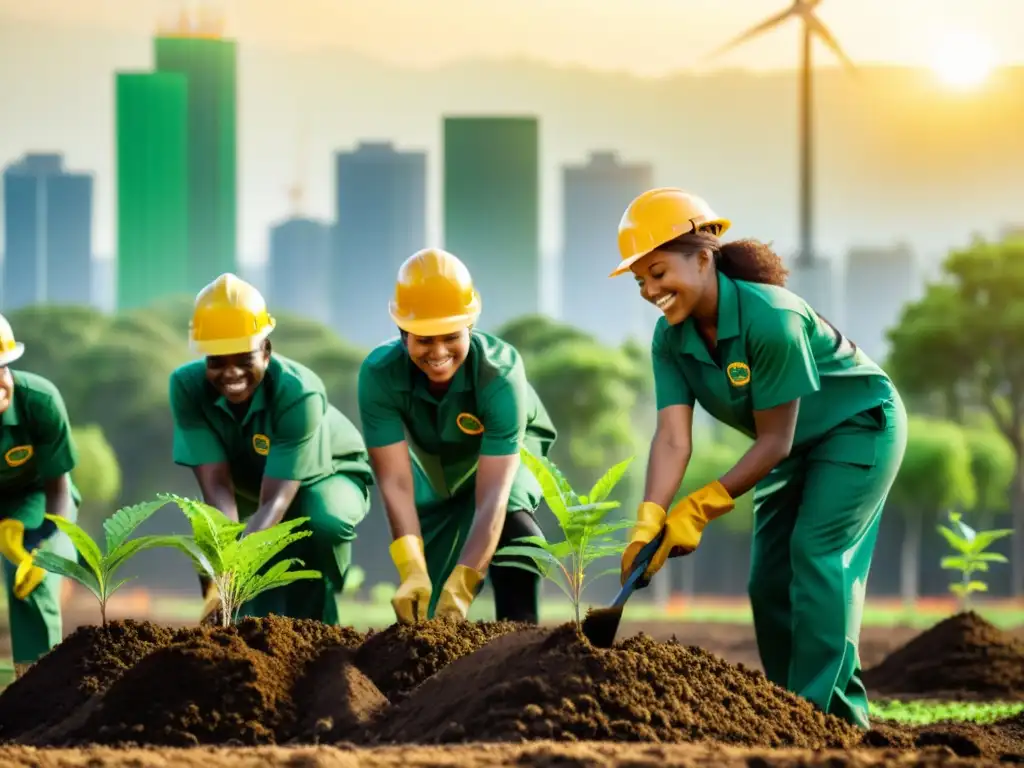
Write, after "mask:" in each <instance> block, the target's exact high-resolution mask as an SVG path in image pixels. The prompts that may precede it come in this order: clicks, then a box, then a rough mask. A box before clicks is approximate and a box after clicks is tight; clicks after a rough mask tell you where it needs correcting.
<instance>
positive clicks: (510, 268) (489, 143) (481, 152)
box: [444, 117, 540, 330]
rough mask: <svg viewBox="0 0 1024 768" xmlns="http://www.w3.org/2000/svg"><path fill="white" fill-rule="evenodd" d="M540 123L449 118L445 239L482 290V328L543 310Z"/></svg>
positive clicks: (531, 119) (515, 119)
mask: <svg viewBox="0 0 1024 768" xmlns="http://www.w3.org/2000/svg"><path fill="white" fill-rule="evenodd" d="M539 133H540V130H539V125H538V121H537V119H536V118H534V117H446V118H444V244H445V248H446V249H447V250H449V251H451V252H452V253H454V254H455V255H456V256H458V257H459V258H460V259H462V261H463V262H465V263H466V266H467V267H469V270H470V272H471V273H472V275H473V279H474V281H475V283H476V285H477V288H478V290H479V291H480V295H481V299H482V302H483V313H482V314H481V316H480V327H481V328H482V329H484V330H488V329H490V330H496V329H497V328H498V327H499V326H501V325H502V324H504V323H506V322H507V321H509V320H512V319H513V318H515V317H519V316H521V315H524V314H532V313H534V312H537V311H539V308H540V301H539V288H540V285H539V283H540V177H539V160H540V158H539V154H540V139H539Z"/></svg>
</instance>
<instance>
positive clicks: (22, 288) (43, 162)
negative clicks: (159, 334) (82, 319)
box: [2, 153, 93, 311]
mask: <svg viewBox="0 0 1024 768" xmlns="http://www.w3.org/2000/svg"><path fill="white" fill-rule="evenodd" d="M4 221H5V227H4V249H3V251H4V253H5V258H4V269H3V272H4V274H3V285H2V289H3V302H2V306H3V308H4V310H5V311H10V310H14V309H17V308H18V307H23V306H27V305H30V304H38V303H44V302H45V303H54V304H57V303H59V304H82V305H87V304H89V303H90V301H91V290H90V288H91V280H92V278H91V263H92V228H93V176H92V174H88V173H69V172H68V171H66V170H65V169H64V160H63V157H62V156H61V155H60V154H32V153H30V154H27V155H25V156H24V157H23V158H22V159H21V160H20V161H18V162H16V163H13V164H11V165H9V166H8V167H7V168H6V170H5V171H4Z"/></svg>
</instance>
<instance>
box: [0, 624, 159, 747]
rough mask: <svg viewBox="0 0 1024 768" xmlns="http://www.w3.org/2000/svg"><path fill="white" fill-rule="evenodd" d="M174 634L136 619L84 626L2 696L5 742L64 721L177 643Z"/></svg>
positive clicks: (0, 736)
mask: <svg viewBox="0 0 1024 768" xmlns="http://www.w3.org/2000/svg"><path fill="white" fill-rule="evenodd" d="M174 634H175V633H174V632H173V631H172V630H170V629H166V628H164V627H160V626H157V625H155V624H150V623H149V622H146V621H141V622H140V621H133V620H131V619H127V620H125V621H113V622H110V623H109V624H107V625H106V626H105V627H103V626H100V627H90V626H86V627H79V628H78V629H77V630H76V631H75V632H74V633H73V634H71V635H70V636H69V637H67V638H65V639H64V641H63V642H62V643H61V644H60V645H58V646H57V647H56V648H54V649H53V650H52V651H50V653H48V654H47V655H46V656H44V657H43V658H42V659H40V660H39V661H38V662H36V663H35V664H34V665H32V667H30V668H29V670H28V671H27V672H26V673H25V674H24V675H23V676H22V677H20V678H18V679H17V680H15V681H14V682H13V683H12V684H11V685H10V686H8V687H7V689H6V690H5V691H4V692H3V695H2V696H0V740H3V741H9V740H12V739H17V738H20V737H22V736H24V735H25V734H26V733H29V732H30V731H33V730H37V729H41V728H46V727H47V726H52V725H55V724H57V723H59V722H61V721H62V720H63V719H64V718H65V717H67V716H68V715H70V714H71V713H72V712H74V711H75V710H76V709H78V708H79V707H82V706H84V705H85V704H86V702H88V701H89V700H90V699H91V698H92V697H93V696H95V695H97V694H101V693H103V692H104V691H106V690H107V689H108V688H109V687H110V686H111V685H112V684H113V683H114V682H116V681H117V680H118V679H119V678H120V677H121V676H122V675H123V674H124V673H125V672H126V671H128V670H129V669H131V668H132V667H134V666H135V665H136V664H138V663H139V662H140V661H141V660H142V659H143V658H145V657H146V656H147V655H149V654H150V653H152V652H153V651H154V650H156V649H157V648H160V647H162V646H165V645H167V644H169V643H170V642H172V640H173V638H174Z"/></svg>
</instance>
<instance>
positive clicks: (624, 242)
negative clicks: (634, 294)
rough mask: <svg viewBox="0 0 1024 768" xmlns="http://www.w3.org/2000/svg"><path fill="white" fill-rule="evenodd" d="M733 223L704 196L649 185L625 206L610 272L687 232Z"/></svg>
mask: <svg viewBox="0 0 1024 768" xmlns="http://www.w3.org/2000/svg"><path fill="white" fill-rule="evenodd" d="M731 224H732V222H730V221H729V220H728V219H723V218H721V217H719V216H718V215H717V214H716V213H715V212H714V211H713V210H711V206H710V205H708V204H707V203H706V202H705V201H704V199H703V198H701V197H698V196H697V195H693V194H690V193H689V192H684V191H683V190H681V189H678V188H677V187H659V188H658V189H649V190H647V191H646V192H644V193H643V194H642V195H640V196H639V197H638V198H636V199H635V200H634V201H633V202H631V203H630V204H629V207H628V208H626V212H625V213H623V214H622V220H621V221H620V222H619V255H620V256H621V257H622V261H621V262H620V263H619V266H617V267H616V268H615V270H614V271H613V272H612V273H611V274H610V275H609V277H615V276H617V275H621V274H623V273H624V272H628V271H629V268H630V267H631V266H633V264H635V263H636V262H637V261H639V260H640V259H642V258H643V257H644V256H646V255H647V254H648V253H650V252H651V251H654V250H657V249H658V248H659V247H660V246H662V245H664V244H665V243H667V242H669V241H670V240H675V239H676V238H677V237H680V236H681V235H686V234H689V233H690V232H706V231H710V232H712V233H713V234H715V235H723V234H725V231H726V230H727V229H729V226H730V225H731Z"/></svg>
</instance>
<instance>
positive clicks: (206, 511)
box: [160, 494, 322, 627]
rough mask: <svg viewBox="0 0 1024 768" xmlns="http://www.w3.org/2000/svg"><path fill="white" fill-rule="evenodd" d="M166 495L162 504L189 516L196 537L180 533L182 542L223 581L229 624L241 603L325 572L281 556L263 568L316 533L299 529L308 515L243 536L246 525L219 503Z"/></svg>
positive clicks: (224, 613)
mask: <svg viewBox="0 0 1024 768" xmlns="http://www.w3.org/2000/svg"><path fill="white" fill-rule="evenodd" d="M160 498H161V499H162V501H161V503H166V502H168V501H170V502H174V503H175V504H177V505H178V508H179V509H181V511H182V512H183V513H184V514H185V517H187V518H188V521H189V524H190V525H191V526H192V534H193V535H192V536H191V537H187V536H183V537H177V539H178V540H177V542H176V546H177V547H178V548H179V549H181V550H182V551H184V552H185V553H186V554H187V555H189V557H191V558H192V562H193V564H194V565H195V566H196V568H197V569H198V570H199V571H200V572H201V573H205V574H206V575H207V576H209V577H210V579H212V580H213V582H214V584H216V585H217V590H218V592H219V593H220V600H221V611H220V615H221V622H222V624H223V626H225V627H227V626H230V624H231V623H232V621H234V620H235V619H236V618H237V614H238V611H239V610H240V609H241V607H242V606H243V605H245V603H247V602H249V601H250V600H252V599H253V598H254V597H256V596H257V595H260V594H262V593H263V592H266V591H267V590H270V589H276V588H277V587H283V586H285V585H287V584H291V583H292V582H294V581H298V580H300V579H319V578H321V577H322V574H321V573H320V571H312V570H300V571H293V570H290V569H291V567H292V566H293V565H296V564H297V565H304V563H303V562H302V561H301V560H299V559H297V558H288V559H284V560H280V561H278V562H276V563H274V564H273V565H272V566H270V567H269V568H267V569H266V570H263V569H264V567H265V566H266V565H267V564H268V563H269V562H270V561H271V560H272V559H273V558H274V557H276V556H277V555H278V554H280V553H281V552H282V551H283V550H284V549H285V548H286V547H287V546H289V545H290V544H292V543H293V542H296V541H299V540H300V539H304V538H306V537H307V536H312V535H313V532H312V531H309V530H306V531H295V529H296V528H298V527H299V526H301V525H302V524H303V523H305V522H306V521H307V520H308V519H309V518H307V517H298V518H295V519H293V520H285V521H283V522H280V523H278V524H277V525H274V526H271V527H270V528H267V529H265V530H262V531H257V532H255V533H250V534H249V535H247V536H245V537H244V538H241V539H240V538H239V536H241V535H242V532H243V531H244V530H245V523H238V522H235V521H234V520H232V519H231V518H229V517H228V516H227V515H225V514H224V513H223V512H221V511H220V510H219V509H217V508H216V507H211V506H210V505H209V504H204V503H203V502H201V501H196V500H194V499H186V498H182V497H180V496H175V495H173V494H161V496H160Z"/></svg>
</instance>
